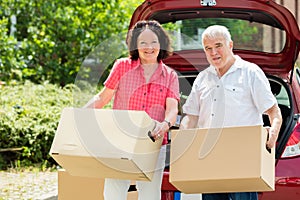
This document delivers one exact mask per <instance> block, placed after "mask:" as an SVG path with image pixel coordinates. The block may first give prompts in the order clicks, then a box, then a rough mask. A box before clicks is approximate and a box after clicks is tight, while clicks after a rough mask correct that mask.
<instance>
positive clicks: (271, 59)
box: [129, 0, 300, 74]
mask: <svg viewBox="0 0 300 200" xmlns="http://www.w3.org/2000/svg"><path fill="white" fill-rule="evenodd" d="M220 17H222V18H234V19H242V20H246V21H250V22H258V23H262V24H266V25H268V26H272V27H275V28H277V29H280V30H283V31H284V32H285V34H286V39H285V45H284V46H283V48H282V49H281V51H280V52H260V51H249V50H247V51H246V50H243V49H234V52H235V54H237V55H240V56H241V57H242V58H244V59H246V60H248V61H250V62H255V63H256V64H258V65H259V66H260V67H261V68H262V69H263V70H264V71H265V72H266V73H271V74H272V73H273V74H274V73H277V74H278V73H288V72H290V71H291V69H292V68H293V67H294V64H295V62H296V60H297V57H298V54H299V49H300V47H299V42H300V32H299V27H298V24H297V21H296V19H295V17H294V16H293V14H292V13H291V12H290V11H289V10H288V9H286V8H285V7H283V6H281V5H279V4H277V3H276V2H275V1H273V0H238V1H237V0H203V1H200V0H146V1H144V3H142V4H141V5H140V6H139V7H138V8H137V9H136V10H135V12H134V14H133V15H132V18H131V22H130V26H129V28H130V27H132V26H133V24H135V23H136V22H137V21H138V20H149V19H154V20H157V21H159V22H160V23H162V24H164V23H167V22H176V21H178V20H182V19H193V18H220ZM187 60H188V61H187ZM167 62H168V63H167V64H169V65H171V66H172V67H173V68H175V69H176V68H177V70H179V71H189V70H191V71H192V70H195V68H194V67H192V68H189V65H190V64H189V63H190V62H194V63H193V64H194V66H196V68H198V69H197V70H202V69H201V68H204V65H207V64H208V63H207V60H206V57H205V55H204V52H203V50H189V51H182V52H180V51H177V52H174V56H173V57H172V58H171V59H169V60H167ZM178 63H180V64H181V66H177V65H178ZM176 64H177V65H176Z"/></svg>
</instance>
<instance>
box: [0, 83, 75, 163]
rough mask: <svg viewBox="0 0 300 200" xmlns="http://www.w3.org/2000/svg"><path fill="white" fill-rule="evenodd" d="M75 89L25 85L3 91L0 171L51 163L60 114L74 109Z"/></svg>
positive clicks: (1, 90)
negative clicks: (53, 142)
mask: <svg viewBox="0 0 300 200" xmlns="http://www.w3.org/2000/svg"><path fill="white" fill-rule="evenodd" d="M76 90H77V88H76V87H75V86H74V85H67V86H66V87H64V88H60V87H58V86H56V85H53V84H49V83H43V84H40V85H37V84H33V83H31V82H28V81H27V82H26V83H25V84H16V85H8V86H2V87H1V88H0V105H1V108H0V141H1V143H0V149H2V150H3V149H9V148H11V149H13V148H20V149H19V150H17V151H5V152H0V168H3V167H5V166H7V165H8V164H10V165H14V164H15V163H16V161H18V162H20V163H21V165H25V166H26V165H31V164H33V163H43V162H46V161H47V160H48V162H49V163H51V162H52V164H53V161H51V159H50V157H49V155H48V153H49V150H50V147H51V144H52V140H53V137H54V134H55V130H56V128H57V124H58V121H59V118H60V114H61V111H62V109H63V108H64V107H69V106H72V102H73V93H74V92H75V91H76Z"/></svg>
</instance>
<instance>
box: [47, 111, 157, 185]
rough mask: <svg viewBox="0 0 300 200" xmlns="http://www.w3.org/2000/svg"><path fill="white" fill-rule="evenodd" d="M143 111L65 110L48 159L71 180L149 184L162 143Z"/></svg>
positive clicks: (151, 121)
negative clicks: (155, 137) (153, 134)
mask: <svg viewBox="0 0 300 200" xmlns="http://www.w3.org/2000/svg"><path fill="white" fill-rule="evenodd" d="M154 126H155V122H154V121H153V120H152V119H151V118H150V117H149V116H148V115H147V113H146V112H144V111H128V110H110V109H81V108H65V109H64V110H63V112H62V115H61V119H60V121H59V125H58V128H57V131H56V134H55V137H54V140H53V143H52V146H51V149H50V155H51V156H52V157H53V158H54V160H56V161H57V162H58V164H60V165H61V166H62V167H63V168H65V169H66V170H67V171H68V172H69V173H70V174H72V175H74V176H78V175H79V176H87V177H100V178H119V179H132V180H151V178H152V176H153V172H154V170H155V166H156V162H157V157H158V154H159V151H160V147H161V142H162V139H161V140H159V141H156V142H152V140H151V139H150V138H149V136H148V132H149V131H151V130H152V129H153V128H154Z"/></svg>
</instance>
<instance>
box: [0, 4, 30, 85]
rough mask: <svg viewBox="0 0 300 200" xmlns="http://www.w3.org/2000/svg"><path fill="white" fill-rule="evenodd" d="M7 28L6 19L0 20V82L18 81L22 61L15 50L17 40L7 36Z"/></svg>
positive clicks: (18, 52) (20, 75)
mask: <svg viewBox="0 0 300 200" xmlns="http://www.w3.org/2000/svg"><path fill="white" fill-rule="evenodd" d="M0 9H1V7H0ZM7 26H8V18H6V17H4V18H2V19H1V18H0V80H20V79H21V77H22V74H21V68H22V67H23V66H24V61H22V59H21V55H20V51H18V49H17V48H16V47H17V44H18V43H17V40H16V39H15V38H14V37H11V36H9V35H8V29H7Z"/></svg>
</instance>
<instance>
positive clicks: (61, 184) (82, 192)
mask: <svg viewBox="0 0 300 200" xmlns="http://www.w3.org/2000/svg"><path fill="white" fill-rule="evenodd" d="M103 187H104V179H101V178H91V177H80V176H72V175H70V174H69V173H68V172H66V171H65V170H64V169H60V170H58V200H82V199H88V200H104V197H103Z"/></svg>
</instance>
